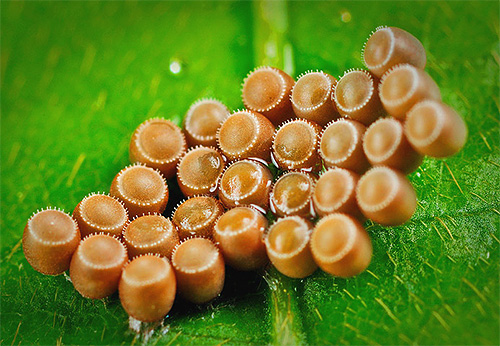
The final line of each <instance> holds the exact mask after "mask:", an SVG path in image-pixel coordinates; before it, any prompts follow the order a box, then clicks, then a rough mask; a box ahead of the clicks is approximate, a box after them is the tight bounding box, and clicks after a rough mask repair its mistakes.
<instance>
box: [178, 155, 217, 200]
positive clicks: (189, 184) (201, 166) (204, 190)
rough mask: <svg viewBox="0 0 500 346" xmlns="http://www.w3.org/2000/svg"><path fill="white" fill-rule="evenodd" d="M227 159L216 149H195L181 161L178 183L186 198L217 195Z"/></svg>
mask: <svg viewBox="0 0 500 346" xmlns="http://www.w3.org/2000/svg"><path fill="white" fill-rule="evenodd" d="M225 166H226V159H225V158H224V156H222V155H221V154H220V153H219V152H218V151H217V150H216V149H215V148H209V147H202V146H198V147H194V148H192V149H190V150H189V151H188V152H187V153H186V155H184V156H183V158H182V159H181V160H180V161H179V165H178V166H177V183H178V184H179V187H180V189H181V191H182V193H183V194H184V196H186V197H189V196H194V195H217V186H218V182H219V179H220V176H221V175H222V171H223V170H224V167H225Z"/></svg>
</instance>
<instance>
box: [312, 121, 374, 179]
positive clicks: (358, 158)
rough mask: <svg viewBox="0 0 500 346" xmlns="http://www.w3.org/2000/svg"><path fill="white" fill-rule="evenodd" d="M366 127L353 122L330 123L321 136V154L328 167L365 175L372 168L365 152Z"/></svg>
mask: <svg viewBox="0 0 500 346" xmlns="http://www.w3.org/2000/svg"><path fill="white" fill-rule="evenodd" d="M365 130H366V127H365V126H364V125H363V124H361V123H359V122H357V121H353V120H344V119H339V120H337V121H334V122H332V123H330V124H329V125H328V126H327V127H326V128H325V130H324V131H323V133H322V135H321V141H320V145H319V154H320V155H321V157H322V158H323V162H324V164H325V166H326V167H328V168H330V167H341V168H346V169H349V170H352V171H354V172H356V173H363V172H364V171H366V169H367V168H368V167H369V166H370V164H369V163H368V160H367V159H366V156H365V153H364V152H363V144H362V138H363V135H364V133H365Z"/></svg>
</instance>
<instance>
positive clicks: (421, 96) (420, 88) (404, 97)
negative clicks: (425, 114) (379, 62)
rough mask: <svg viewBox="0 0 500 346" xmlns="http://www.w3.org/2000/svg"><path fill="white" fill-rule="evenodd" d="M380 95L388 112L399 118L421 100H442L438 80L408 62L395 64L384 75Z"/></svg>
mask: <svg viewBox="0 0 500 346" xmlns="http://www.w3.org/2000/svg"><path fill="white" fill-rule="evenodd" d="M379 96H380V101H382V104H383V105H384V108H385V110H386V111H387V113H389V114H390V115H392V116H393V117H395V118H398V119H399V120H404V119H405V117H406V113H407V112H408V111H409V110H410V109H411V107H413V106H414V105H415V104H417V103H418V102H420V101H423V100H426V99H431V100H437V101H440V100H441V92H440V91H439V87H438V86H437V84H436V82H434V80H433V79H432V78H431V77H430V76H429V75H428V74H427V73H426V72H425V71H424V70H420V69H418V68H416V67H414V66H412V65H408V64H402V65H397V66H394V67H393V68H391V69H390V70H389V71H387V72H386V73H385V74H384V75H383V76H382V79H381V80H380V86H379Z"/></svg>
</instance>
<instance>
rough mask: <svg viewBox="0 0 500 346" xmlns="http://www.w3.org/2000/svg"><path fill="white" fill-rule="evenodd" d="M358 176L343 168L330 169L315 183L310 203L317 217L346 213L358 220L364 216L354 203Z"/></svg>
mask: <svg viewBox="0 0 500 346" xmlns="http://www.w3.org/2000/svg"><path fill="white" fill-rule="evenodd" d="M358 180H359V175H358V174H356V173H354V172H352V171H349V170H347V169H344V168H330V169H329V170H327V171H326V172H324V173H323V174H321V176H320V177H319V179H318V181H317V182H316V187H315V189H314V194H313V195H312V201H313V205H314V210H315V211H316V213H317V214H318V215H319V216H326V215H329V214H333V213H346V214H350V215H352V216H354V217H355V218H357V219H358V220H364V216H363V214H362V213H361V211H360V210H359V208H358V204H357V202H356V185H357V184H358Z"/></svg>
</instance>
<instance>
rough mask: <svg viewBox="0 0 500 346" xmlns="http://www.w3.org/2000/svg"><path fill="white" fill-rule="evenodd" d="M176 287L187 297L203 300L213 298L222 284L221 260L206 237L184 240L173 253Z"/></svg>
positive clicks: (192, 300) (222, 262)
mask: <svg viewBox="0 0 500 346" xmlns="http://www.w3.org/2000/svg"><path fill="white" fill-rule="evenodd" d="M172 265H173V267H174V271H175V276H176V278H177V289H178V292H179V294H180V295H181V296H183V297H184V298H185V299H186V300H188V301H190V302H193V303H196V304H202V303H207V302H209V301H210V300H212V299H214V298H216V297H217V296H218V295H219V294H220V293H221V291H222V288H223V287H224V278H225V268H224V260H223V259H222V255H221V254H220V252H219V249H218V248H217V246H215V244H214V243H212V242H211V241H210V240H208V239H204V238H191V239H187V240H185V241H183V242H182V243H181V244H180V245H179V246H178V247H176V249H175V250H174V253H173V254H172Z"/></svg>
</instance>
